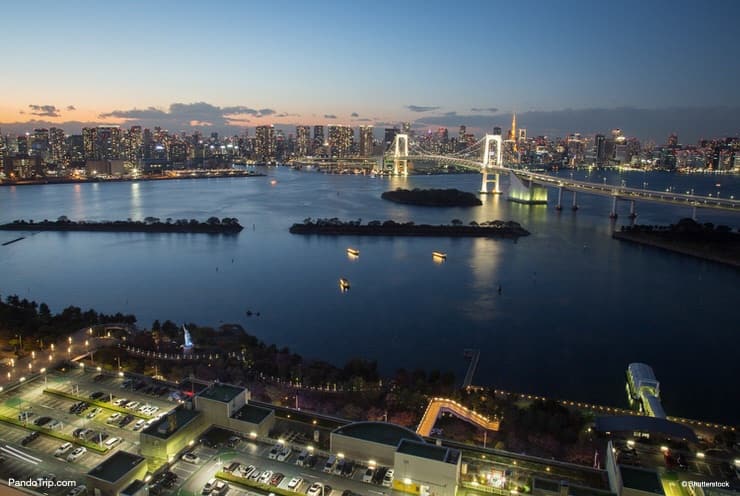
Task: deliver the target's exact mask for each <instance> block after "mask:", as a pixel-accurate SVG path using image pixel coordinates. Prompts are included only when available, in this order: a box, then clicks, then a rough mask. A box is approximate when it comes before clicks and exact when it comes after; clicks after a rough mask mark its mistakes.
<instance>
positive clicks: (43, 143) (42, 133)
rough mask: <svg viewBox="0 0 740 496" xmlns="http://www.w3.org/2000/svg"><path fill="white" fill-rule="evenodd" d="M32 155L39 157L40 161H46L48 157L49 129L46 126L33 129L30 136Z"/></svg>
mask: <svg viewBox="0 0 740 496" xmlns="http://www.w3.org/2000/svg"><path fill="white" fill-rule="evenodd" d="M30 155H31V156H32V157H41V160H42V161H46V160H47V159H48V157H49V130H48V129H46V128H39V129H34V130H33V135H32V136H31V151H30Z"/></svg>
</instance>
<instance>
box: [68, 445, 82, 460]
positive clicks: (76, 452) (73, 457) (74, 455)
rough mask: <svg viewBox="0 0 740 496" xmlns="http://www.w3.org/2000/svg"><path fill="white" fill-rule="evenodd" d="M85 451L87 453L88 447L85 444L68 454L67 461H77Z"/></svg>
mask: <svg viewBox="0 0 740 496" xmlns="http://www.w3.org/2000/svg"><path fill="white" fill-rule="evenodd" d="M85 453H87V448H85V447H84V446H80V447H79V448H76V449H75V450H74V451H73V452H72V453H70V454H69V455H67V461H68V462H70V463H72V462H76V461H77V460H79V459H80V457H81V456H82V455H84V454H85Z"/></svg>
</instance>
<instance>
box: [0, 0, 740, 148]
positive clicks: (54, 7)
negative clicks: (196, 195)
mask: <svg viewBox="0 0 740 496" xmlns="http://www.w3.org/2000/svg"><path fill="white" fill-rule="evenodd" d="M1 11H2V14H1V15H2V28H1V29H0V40H2V42H3V43H2V46H3V48H4V50H3V59H4V60H3V64H2V71H1V73H0V74H1V75H0V129H1V130H2V132H3V133H5V132H22V131H23V130H31V129H32V128H33V127H34V126H36V125H39V124H41V123H43V124H44V125H51V124H54V125H59V126H61V127H63V128H65V129H67V130H68V131H70V132H72V131H74V132H78V130H79V127H80V126H81V125H83V124H85V123H116V124H121V125H132V124H139V123H140V124H144V125H150V126H151V125H155V124H160V125H162V126H163V127H167V128H168V129H170V130H172V131H179V130H192V129H193V128H194V127H193V126H195V127H197V128H199V129H202V130H205V129H206V128H209V127H210V128H213V129H216V130H226V129H231V128H230V127H227V126H229V125H231V126H241V127H244V126H248V127H252V126H256V125H260V124H284V125H294V124H331V123H342V124H353V125H360V124H366V123H367V124H375V125H378V126H380V127H382V126H385V125H387V123H397V122H400V121H411V122H415V123H416V124H417V125H419V126H422V125H428V126H435V127H436V126H438V125H447V126H450V127H455V126H458V125H460V124H468V125H469V126H471V127H475V128H480V129H485V128H487V127H490V126H493V125H495V124H503V123H508V122H509V120H510V113H511V112H512V111H516V112H517V113H518V114H519V115H520V118H519V122H520V123H521V125H522V126H525V127H528V128H529V129H530V131H531V132H532V133H548V132H552V133H557V132H568V131H580V132H584V133H589V132H593V131H600V130H605V129H609V128H611V127H622V128H623V129H625V131H626V132H627V133H631V134H634V135H642V136H641V137H654V138H664V136H665V133H666V132H670V131H671V130H678V131H679V132H681V130H683V134H684V135H687V134H688V133H690V132H691V130H693V133H694V135H696V136H700V135H712V134H713V133H726V134H733V135H734V134H737V133H738V131H740V118H738V117H737V116H740V92H738V86H739V83H740V64H738V63H737V61H736V60H735V58H736V52H737V48H738V45H739V44H740V43H739V42H738V40H737V19H738V18H740V2H736V1H730V0H728V1H713V2H712V1H709V2H696V1H692V2H686V1H637V2H630V1H621V2H601V1H596V0H591V1H584V2H577V1H557V2H555V1H553V2H550V1H541V2H534V1H533V2H517V1H507V2H498V1H485V2H430V1H426V2H414V1H399V2H347V1H342V2H339V1H337V2H319V1H315V2H308V1H307V2H292V1H283V2H279V3H273V2H241V1H234V2H188V1H178V2H164V1H162V2H144V1H141V2H137V1H126V2H93V1H76V2H74V1H73V2H59V1H56V2H51V1H49V2H47V1H35V2H33V3H30V4H29V3H26V2H12V3H8V4H5V5H3V7H2V10H1ZM194 104H196V105H194ZM566 109H569V110H568V111H567V112H561V111H564V110H566ZM594 109H599V110H597V111H596V114H594ZM561 116H562V117H564V119H562V120H561V119H560V117H561ZM595 116H596V117H595ZM666 116H672V117H670V118H671V119H672V120H673V121H674V122H675V121H676V119H677V120H678V121H679V123H676V124H672V123H670V122H665V117H666ZM566 117H567V119H565V118H566ZM528 119H529V120H528ZM682 119H683V120H685V121H686V122H683V123H681V122H682ZM32 120H37V121H40V122H29V121H32ZM563 120H567V122H563V123H562V125H560V124H559V123H560V122H562V121H563ZM697 120H698V121H697ZM18 123H23V124H20V125H18ZM650 123H652V124H650ZM679 124H680V125H679ZM671 125H673V127H678V128H679V129H672V128H671ZM680 126H684V127H680ZM632 128H634V129H632ZM652 135H655V136H652ZM687 137H688V136H687ZM691 137H692V138H693V137H694V136H693V135H692V136H691Z"/></svg>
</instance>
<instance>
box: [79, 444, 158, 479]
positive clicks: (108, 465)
mask: <svg viewBox="0 0 740 496" xmlns="http://www.w3.org/2000/svg"><path fill="white" fill-rule="evenodd" d="M142 462H144V457H143V456H139V455H134V454H133V453H127V452H125V451H117V452H116V453H114V454H113V455H111V456H110V457H108V458H106V459H105V460H103V461H102V462H100V463H99V464H98V465H97V466H96V467H93V468H92V470H90V471H89V472H88V473H87V475H89V476H91V477H95V478H96V479H100V480H103V481H105V482H108V483H111V484H113V483H115V482H116V481H118V480H119V479H120V478H121V477H123V476H124V475H126V474H127V473H129V472H131V470H133V469H134V468H136V467H137V466H138V465H139V464H140V463H142Z"/></svg>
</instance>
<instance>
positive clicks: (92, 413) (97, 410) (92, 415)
mask: <svg viewBox="0 0 740 496" xmlns="http://www.w3.org/2000/svg"><path fill="white" fill-rule="evenodd" d="M102 411H103V409H102V408H100V407H99V406H96V407H95V408H93V409H92V410H90V413H88V414H87V418H89V419H91V418H95V416H96V415H97V414H99V413H100V412H102Z"/></svg>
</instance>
